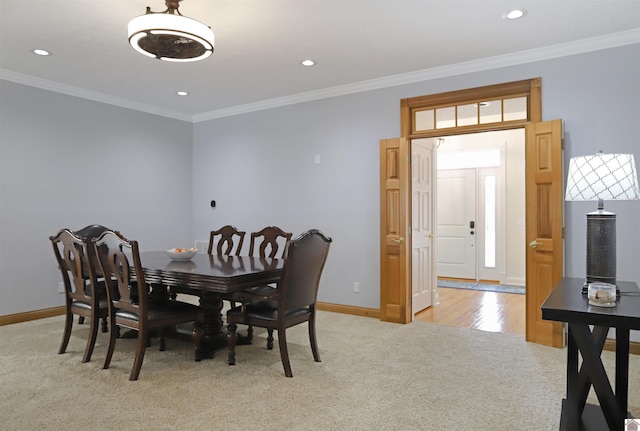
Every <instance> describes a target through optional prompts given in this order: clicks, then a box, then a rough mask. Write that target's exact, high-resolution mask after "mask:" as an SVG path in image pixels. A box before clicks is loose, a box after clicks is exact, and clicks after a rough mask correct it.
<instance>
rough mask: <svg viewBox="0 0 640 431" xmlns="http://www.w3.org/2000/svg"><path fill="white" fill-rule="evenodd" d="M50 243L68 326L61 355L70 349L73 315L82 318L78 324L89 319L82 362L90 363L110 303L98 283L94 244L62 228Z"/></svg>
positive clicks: (105, 328) (63, 338)
mask: <svg viewBox="0 0 640 431" xmlns="http://www.w3.org/2000/svg"><path fill="white" fill-rule="evenodd" d="M49 240H50V241H51V244H52V245H53V252H54V254H55V257H56V261H57V262H58V268H59V269H60V273H61V274H62V283H63V285H64V291H65V325H64V333H63V335H62V343H61V344H60V348H59V349H58V353H59V354H62V353H64V352H65V351H66V350H67V346H68V344H69V339H70V337H71V330H72V328H73V318H74V316H75V315H77V316H79V317H80V318H83V320H82V321H79V322H78V323H79V324H82V323H83V322H84V318H85V317H86V318H87V319H88V320H89V335H88V337H87V344H86V346H85V349H84V355H83V356H82V362H88V361H89V360H90V359H91V355H92V353H93V348H94V346H95V343H96V338H97V334H98V326H99V321H100V319H102V322H103V327H102V330H103V332H106V330H107V326H106V319H107V316H108V301H107V295H106V289H105V286H104V280H102V281H98V277H97V275H96V270H95V266H94V264H93V263H92V259H91V255H92V254H93V253H91V252H89V250H90V249H91V248H92V245H91V244H90V243H88V242H87V240H86V239H83V238H81V237H80V236H79V235H78V234H77V233H74V232H73V231H71V230H69V229H62V230H60V231H59V232H58V233H57V234H56V235H54V236H51V237H49Z"/></svg>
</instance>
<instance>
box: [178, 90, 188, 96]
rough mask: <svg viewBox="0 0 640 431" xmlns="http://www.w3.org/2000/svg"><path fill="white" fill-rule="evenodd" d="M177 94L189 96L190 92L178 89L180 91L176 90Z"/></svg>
mask: <svg viewBox="0 0 640 431" xmlns="http://www.w3.org/2000/svg"><path fill="white" fill-rule="evenodd" d="M176 94H177V95H178V96H187V95H188V94H189V93H187V92H186V91H178V92H176Z"/></svg>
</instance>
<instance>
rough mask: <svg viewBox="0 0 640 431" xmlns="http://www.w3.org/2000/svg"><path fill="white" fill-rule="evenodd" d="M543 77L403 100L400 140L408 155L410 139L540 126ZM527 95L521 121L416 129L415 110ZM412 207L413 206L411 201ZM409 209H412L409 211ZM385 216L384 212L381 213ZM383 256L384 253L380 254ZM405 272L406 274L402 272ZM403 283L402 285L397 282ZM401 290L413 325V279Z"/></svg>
mask: <svg viewBox="0 0 640 431" xmlns="http://www.w3.org/2000/svg"><path fill="white" fill-rule="evenodd" d="M541 82H542V79H541V78H532V79H527V80H521V81H514V82H508V83H504V84H495V85H490V86H485V87H477V88H471V89H466V90H458V91H451V92H446V93H439V94H434V95H427V96H419V97H412V98H407V99H402V100H401V101H400V139H404V140H405V141H406V142H407V143H408V145H409V149H408V151H409V153H410V146H411V140H412V139H417V138H434V137H442V136H451V135H462V134H469V133H477V132H487V131H495V130H509V129H518V128H524V126H525V125H527V124H530V123H537V122H541V121H542V98H541V93H542V91H541ZM517 96H527V101H528V106H527V118H526V119H522V120H513V121H508V122H501V123H492V124H478V125H471V126H462V127H451V128H447V129H434V130H428V131H416V130H414V129H413V125H414V121H413V118H414V115H415V112H416V111H419V110H424V109H425V108H428V107H429V108H434V107H438V106H452V105H455V104H462V103H465V102H469V103H473V102H476V101H479V100H492V99H502V98H508V97H517ZM408 205H409V206H410V205H411V203H410V202H408ZM407 210H410V208H407ZM381 216H382V213H381ZM405 247H406V249H407V250H411V238H410V237H409V238H408V239H407V241H406V243H405ZM381 254H382V253H381ZM410 260H411V259H408V262H407V263H406V265H407V267H408V271H407V272H408V273H409V274H410V273H411V272H410V271H411V262H410ZM401 272H403V273H405V271H404V270H403V271H401ZM398 284H400V283H398ZM387 288H388V287H387V286H386V282H384V281H383V280H381V296H384V295H386V294H387V293H385V291H386V290H387ZM395 288H396V289H398V291H396V292H395V294H394V296H395V297H396V298H397V299H399V303H398V308H399V309H398V310H397V311H396V313H395V314H396V316H398V317H400V319H399V320H395V321H398V322H399V323H409V322H411V320H412V318H413V315H412V313H411V303H410V301H411V293H412V289H411V279H410V277H407V279H406V282H405V283H404V284H402V285H401V286H395ZM380 308H381V310H380V314H381V316H383V320H385V319H384V316H385V315H386V312H385V304H383V303H381V304H380Z"/></svg>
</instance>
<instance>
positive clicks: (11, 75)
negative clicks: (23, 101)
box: [0, 68, 193, 122]
mask: <svg viewBox="0 0 640 431" xmlns="http://www.w3.org/2000/svg"><path fill="white" fill-rule="evenodd" d="M0 79H4V80H5V81H11V82H16V83H18V84H24V85H28V86H30V87H36V88H41V89H43V90H49V91H54V92H56V93H62V94H66V95H68V96H75V97H80V98H82V99H88V100H93V101H96V102H102V103H106V104H109V105H115V106H119V107H121V108H127V109H133V110H136V111H142V112H146V113H149V114H155V115H160V116H163V117H167V118H174V119H176V120H182V121H188V122H192V121H193V119H192V118H191V115H188V114H184V113H182V112H177V111H171V110H166V109H162V108H158V107H156V106H152V105H146V104H143V103H136V102H133V101H131V100H129V99H124V98H121V97H115V96H110V95H108V94H104V93H100V92H97V91H90V90H86V89H84V88H80V87H75V86H73V85H67V84H62V83H60V82H55V81H49V80H48V79H42V78H37V77H35V76H31V75H25V74H24V73H17V72H12V71H10V70H6V69H2V68H0Z"/></svg>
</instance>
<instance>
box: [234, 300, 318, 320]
mask: <svg viewBox="0 0 640 431" xmlns="http://www.w3.org/2000/svg"><path fill="white" fill-rule="evenodd" d="M309 315H311V311H310V310H309V309H308V308H306V307H305V308H299V309H297V310H290V311H287V314H286V316H285V319H287V320H297V318H299V317H306V316H309ZM253 320H261V321H273V322H277V321H278V308H277V305H276V307H275V308H274V307H271V306H264V305H262V304H260V303H257V304H256V303H253V302H252V303H249V304H246V305H245V306H244V311H243V307H242V306H239V307H234V308H232V309H230V310H229V311H227V321H229V322H231V321H233V322H236V323H244V322H251V321H253Z"/></svg>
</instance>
